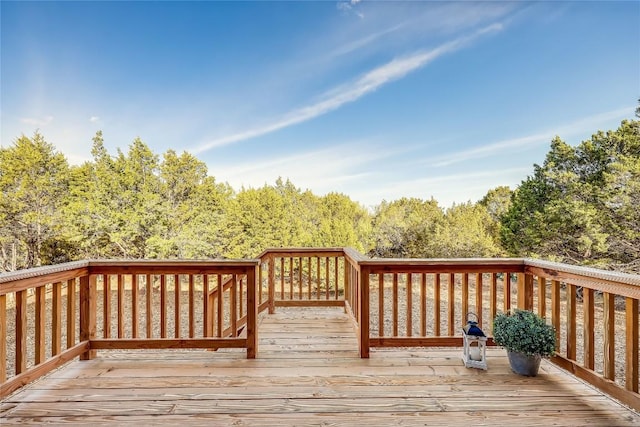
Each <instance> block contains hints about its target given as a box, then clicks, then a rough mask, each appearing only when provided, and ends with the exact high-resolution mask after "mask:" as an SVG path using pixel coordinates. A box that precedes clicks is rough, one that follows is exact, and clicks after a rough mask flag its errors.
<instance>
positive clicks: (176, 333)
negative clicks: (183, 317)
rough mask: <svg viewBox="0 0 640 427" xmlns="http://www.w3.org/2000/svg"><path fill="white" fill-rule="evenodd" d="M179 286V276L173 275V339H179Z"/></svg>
mask: <svg viewBox="0 0 640 427" xmlns="http://www.w3.org/2000/svg"><path fill="white" fill-rule="evenodd" d="M180 288H181V284H180V275H179V274H174V275H173V300H174V301H173V306H174V319H173V321H174V323H175V328H174V334H173V336H174V337H175V338H180V291H181V289H180Z"/></svg>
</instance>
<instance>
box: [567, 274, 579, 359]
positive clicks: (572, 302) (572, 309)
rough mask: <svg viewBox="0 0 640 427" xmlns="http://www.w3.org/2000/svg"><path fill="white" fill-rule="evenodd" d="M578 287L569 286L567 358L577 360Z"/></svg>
mask: <svg viewBox="0 0 640 427" xmlns="http://www.w3.org/2000/svg"><path fill="white" fill-rule="evenodd" d="M576 297H577V295H576V287H575V286H574V285H570V284H567V358H569V359H571V360H576V314H577V313H576Z"/></svg>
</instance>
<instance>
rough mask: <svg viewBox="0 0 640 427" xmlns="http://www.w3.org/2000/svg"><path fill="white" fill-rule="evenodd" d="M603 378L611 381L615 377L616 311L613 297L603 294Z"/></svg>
mask: <svg viewBox="0 0 640 427" xmlns="http://www.w3.org/2000/svg"><path fill="white" fill-rule="evenodd" d="M602 295H603V297H604V377H605V378H607V379H609V380H611V381H613V380H615V377H616V344H615V336H616V335H615V333H616V322H615V320H616V319H615V316H616V309H615V305H614V304H615V301H614V300H615V295H613V294H610V293H608V292H604V293H603V294H602Z"/></svg>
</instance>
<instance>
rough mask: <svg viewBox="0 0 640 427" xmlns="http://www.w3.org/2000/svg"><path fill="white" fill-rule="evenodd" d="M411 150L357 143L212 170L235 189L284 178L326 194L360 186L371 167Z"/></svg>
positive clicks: (217, 167)
mask: <svg viewBox="0 0 640 427" xmlns="http://www.w3.org/2000/svg"><path fill="white" fill-rule="evenodd" d="M410 150H411V148H410V147H404V146H382V145H380V144H379V143H376V142H375V141H356V142H350V143H344V144H340V145H334V146H331V147H327V148H324V149H319V150H311V151H305V152H300V153H296V154H291V155H289V156H282V157H277V158H267V159H264V160H262V161H257V160H256V159H252V160H251V161H249V162H246V163H237V162H224V163H221V164H219V165H216V164H209V170H210V172H211V173H213V174H214V175H215V176H216V178H218V179H220V180H221V181H226V182H228V183H229V184H231V185H232V186H233V187H234V188H240V187H241V186H245V187H259V186H262V185H264V184H265V183H267V184H270V183H273V182H274V181H275V180H276V179H277V178H278V177H282V178H284V179H287V178H288V179H290V180H291V181H292V182H293V183H294V184H295V185H296V186H298V187H302V188H305V189H306V188H309V189H311V190H313V191H314V192H316V193H319V194H323V193H326V192H329V191H343V190H344V189H345V188H347V187H348V186H352V185H353V186H355V187H357V183H360V182H361V181H363V180H365V178H367V177H370V176H372V175H373V174H374V172H372V171H375V170H376V168H374V167H372V166H371V165H372V164H376V162H379V161H381V160H383V159H384V160H385V161H386V160H387V159H390V158H393V157H395V156H398V155H401V154H403V153H406V152H407V151H410Z"/></svg>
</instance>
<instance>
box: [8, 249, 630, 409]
mask: <svg viewBox="0 0 640 427" xmlns="http://www.w3.org/2000/svg"><path fill="white" fill-rule="evenodd" d="M638 301H640V276H636V275H628V274H621V273H615V272H608V271H602V270H595V269H589V268H583V267H574V266H569V265H566V264H558V263H550V262H545V261H538V260H531V259H443V260H434V259H422V260H421V259H370V258H368V257H365V256H363V255H361V254H360V253H358V252H357V251H355V250H353V249H350V248H329V249H326V248H323V249H318V248H304V249H303V248H296V249H269V250H266V251H265V252H263V253H262V254H261V255H260V257H259V259H258V260H245V261H86V262H75V263H68V264H62V265H58V266H52V267H42V268H36V269H31V270H25V271H19V272H15V273H8V274H2V275H0V328H1V329H0V380H1V381H2V389H1V390H0V396H6V395H8V394H9V393H11V392H12V391H14V390H16V389H17V388H19V387H21V386H22V385H24V384H27V383H28V382H30V381H33V380H34V379H36V378H38V377H40V376H42V375H44V374H46V373H47V372H49V371H50V370H52V369H54V368H56V367H58V366H60V365H62V364H64V363H66V362H67V361H69V360H72V359H73V358H75V357H78V356H80V358H81V359H91V358H93V357H94V356H95V352H96V350H107V349H171V348H207V349H217V348H224V347H236V348H246V349H247V357H248V358H253V357H256V355H257V352H258V347H257V342H258V328H257V315H258V313H259V312H261V311H263V310H268V312H269V313H273V312H274V311H275V310H276V307H286V306H316V307H317V306H340V307H344V308H345V311H346V312H347V313H349V314H350V315H351V316H352V318H353V320H354V327H355V328H356V330H357V336H358V340H359V347H360V355H361V357H363V358H366V357H369V352H370V348H371V347H412V346H427V347H428V346H454V347H460V346H461V345H462V338H461V326H462V325H464V323H465V322H466V319H467V313H474V314H476V315H477V316H478V319H479V322H480V326H481V327H482V328H483V329H484V330H485V332H489V334H490V331H491V327H492V324H491V323H492V319H493V318H494V317H495V315H496V314H497V312H499V311H508V310H510V309H512V308H515V307H518V308H522V309H528V310H535V311H537V312H538V313H539V314H540V315H541V316H543V317H545V318H547V319H548V320H549V322H550V323H552V324H553V325H554V327H555V328H556V334H557V338H558V340H557V354H556V356H554V357H552V358H551V361H552V362H553V363H555V364H556V365H558V366H560V367H562V368H564V369H567V370H569V371H570V372H572V373H573V374H574V375H576V376H578V377H580V378H582V379H583V380H585V381H587V382H589V383H591V384H593V385H594V386H596V387H598V388H599V389H601V390H602V391H604V392H606V393H608V394H609V395H611V396H613V397H615V398H617V399H619V400H620V401H622V402H624V403H626V404H628V405H630V406H631V407H633V408H635V409H640V395H639V394H638V386H639V378H638V373H639V366H638V365H639V362H638V355H639V346H638V335H639V333H638V331H639V329H640V326H639V320H638ZM98 304H99V305H100V306H101V309H100V310H97V308H96V307H97V306H98ZM176 308H177V309H176ZM596 330H599V333H596ZM143 331H144V333H143ZM29 338H31V339H29ZM63 341H64V344H65V345H64V346H63V344H62V343H63ZM31 342H33V345H29V346H28V345H27V344H28V343H31ZM490 344H492V342H491V340H490ZM616 344H618V345H616ZM621 344H622V345H621ZM63 347H64V349H63ZM616 348H624V355H622V354H616ZM9 358H10V359H9ZM9 360H12V361H13V363H9Z"/></svg>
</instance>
